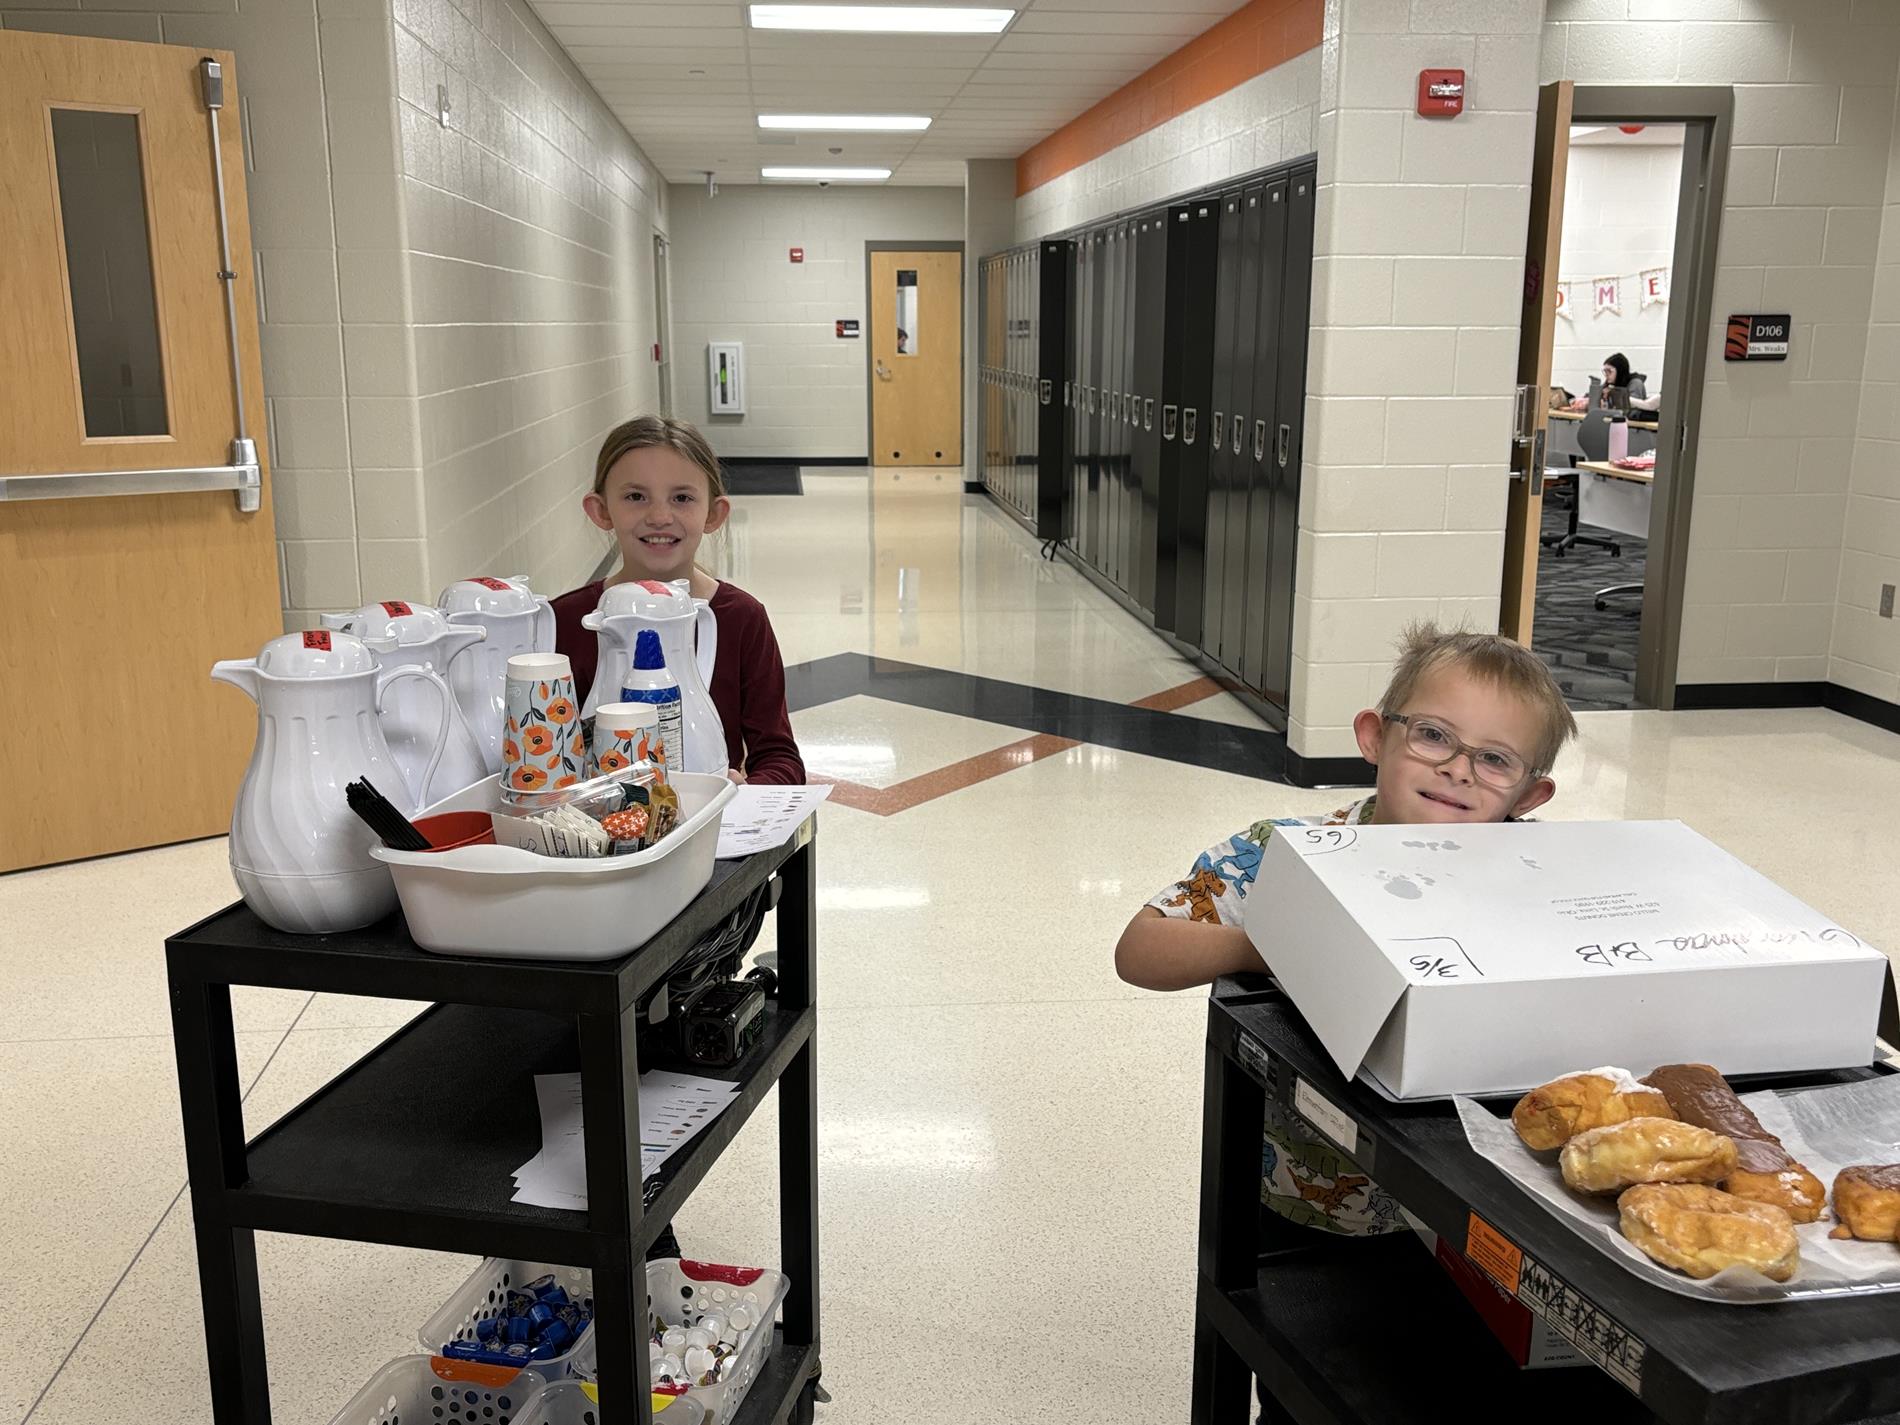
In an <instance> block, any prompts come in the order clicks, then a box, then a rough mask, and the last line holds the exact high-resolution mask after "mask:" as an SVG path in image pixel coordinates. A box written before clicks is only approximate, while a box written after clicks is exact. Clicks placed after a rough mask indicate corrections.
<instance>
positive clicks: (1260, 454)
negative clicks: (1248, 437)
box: [1253, 421, 1267, 463]
mask: <svg viewBox="0 0 1900 1425" xmlns="http://www.w3.org/2000/svg"><path fill="white" fill-rule="evenodd" d="M1253 458H1254V460H1255V462H1256V463H1257V462H1259V461H1262V460H1265V459H1266V458H1267V423H1266V422H1265V421H1255V422H1254V423H1253Z"/></svg>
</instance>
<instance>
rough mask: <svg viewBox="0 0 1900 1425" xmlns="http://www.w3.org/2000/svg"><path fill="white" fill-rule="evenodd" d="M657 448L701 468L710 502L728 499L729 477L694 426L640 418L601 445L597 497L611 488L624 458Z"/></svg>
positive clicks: (596, 467) (612, 432)
mask: <svg viewBox="0 0 1900 1425" xmlns="http://www.w3.org/2000/svg"><path fill="white" fill-rule="evenodd" d="M655 447H659V448H662V449H665V450H670V451H672V452H673V453H674V454H675V455H683V456H685V457H686V459H688V460H690V461H692V462H693V464H695V465H697V466H698V467H699V472H700V474H702V475H704V476H705V477H706V485H707V499H709V500H717V499H722V498H723V497H724V496H725V493H726V477H725V474H724V472H723V471H721V470H720V468H719V457H718V456H717V455H714V454H713V448H712V447H711V446H710V445H708V444H707V443H706V437H705V436H703V435H701V434H700V433H699V430H698V429H697V427H695V426H693V425H692V424H691V423H690V422H688V421H677V420H674V419H673V418H672V417H671V416H636V417H634V419H632V420H630V421H622V422H621V423H620V424H619V425H617V426H615V427H614V428H613V429H612V430H610V431H608V432H607V438H606V439H605V440H603V441H602V442H601V443H600V455H599V457H598V458H597V459H596V460H595V461H594V493H595V494H596V495H598V494H599V493H600V492H601V491H602V490H604V489H606V488H607V472H608V471H609V470H612V469H613V468H614V463H615V462H616V461H618V460H619V459H620V457H621V456H623V455H625V454H627V453H628V452H629V451H634V450H651V449H653V448H655Z"/></svg>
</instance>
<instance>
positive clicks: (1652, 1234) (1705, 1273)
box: [1616, 1183, 1801, 1282]
mask: <svg viewBox="0 0 1900 1425" xmlns="http://www.w3.org/2000/svg"><path fill="white" fill-rule="evenodd" d="M1616 1209H1617V1217H1618V1219H1619V1225H1620V1226H1621V1227H1622V1229H1623V1235H1624V1236H1625V1237H1627V1238H1629V1240H1630V1241H1631V1242H1633V1243H1635V1244H1636V1245H1637V1246H1638V1247H1640V1248H1641V1249H1642V1250H1643V1251H1644V1252H1646V1253H1648V1254H1649V1255H1650V1256H1651V1257H1653V1258H1655V1260H1657V1261H1659V1262H1661V1263H1662V1264H1663V1265H1664V1266H1665V1267H1674V1268H1675V1269H1676V1270H1677V1271H1679V1272H1686V1273H1688V1274H1689V1275H1690V1276H1692V1277H1697V1278H1702V1277H1712V1276H1714V1275H1715V1274H1716V1273H1717V1272H1719V1271H1722V1270H1723V1269H1724V1268H1727V1267H1734V1266H1744V1267H1753V1268H1754V1269H1755V1270H1756V1271H1758V1272H1760V1273H1761V1274H1762V1275H1763V1276H1765V1277H1767V1278H1768V1279H1769V1280H1770V1281H1778V1282H1785V1281H1787V1280H1788V1278H1790V1277H1792V1276H1793V1275H1794V1273H1795V1268H1797V1267H1799V1266H1800V1265H1801V1243H1800V1241H1799V1240H1798V1239H1797V1238H1796V1237H1795V1232H1794V1221H1793V1219H1791V1218H1790V1217H1789V1216H1788V1214H1787V1213H1785V1212H1783V1211H1782V1210H1781V1209H1780V1208H1778V1207H1775V1206H1773V1205H1771V1204H1769V1203H1765V1202H1750V1201H1749V1200H1748V1199H1747V1198H1741V1197H1737V1196H1735V1194H1733V1193H1728V1192H1723V1191H1721V1190H1720V1189H1718V1188H1712V1187H1705V1186H1703V1185H1702V1184H1700V1183H1644V1184H1641V1185H1639V1186H1637V1187H1633V1188H1630V1189H1629V1190H1628V1191H1627V1192H1625V1193H1624V1194H1623V1195H1622V1196H1621V1197H1619V1198H1618V1199H1617V1200H1616Z"/></svg>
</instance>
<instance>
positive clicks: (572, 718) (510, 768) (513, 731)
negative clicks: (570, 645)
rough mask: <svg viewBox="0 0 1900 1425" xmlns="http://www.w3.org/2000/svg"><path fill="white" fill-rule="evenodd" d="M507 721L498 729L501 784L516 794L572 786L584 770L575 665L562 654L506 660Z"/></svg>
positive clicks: (537, 655)
mask: <svg viewBox="0 0 1900 1425" xmlns="http://www.w3.org/2000/svg"><path fill="white" fill-rule="evenodd" d="M506 699H507V709H508V721H507V723H506V725H505V726H504V727H503V729H502V738H501V777H502V782H501V784H502V786H504V787H506V788H508V789H509V790H511V791H517V792H540V791H547V790H549V789H551V788H556V787H571V786H573V785H574V784H575V783H576V782H578V781H579V780H580V779H581V776H582V774H583V772H584V770H585V768H584V766H583V763H584V762H585V760H586V747H585V745H584V744H583V742H582V740H581V709H580V703H579V701H578V700H577V699H576V698H575V696H574V667H573V665H572V664H571V663H569V662H568V660H567V655H566V654H565V653H520V654H517V655H516V656H514V657H513V658H510V659H509V660H508V684H507V690H506Z"/></svg>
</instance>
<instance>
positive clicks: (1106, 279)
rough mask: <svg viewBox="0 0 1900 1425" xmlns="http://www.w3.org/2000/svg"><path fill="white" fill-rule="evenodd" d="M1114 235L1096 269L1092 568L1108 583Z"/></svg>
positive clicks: (1117, 250)
mask: <svg viewBox="0 0 1900 1425" xmlns="http://www.w3.org/2000/svg"><path fill="white" fill-rule="evenodd" d="M1115 237H1117V232H1115V226H1113V224H1110V226H1106V228H1104V230H1102V264H1100V266H1098V268H1096V277H1098V285H1100V306H1098V308H1096V310H1098V312H1100V314H1102V340H1100V344H1098V346H1096V350H1098V352H1100V361H1098V365H1096V371H1098V372H1100V374H1098V376H1096V395H1094V403H1096V422H1098V426H1100V431H1102V445H1100V462H1098V469H1100V473H1098V481H1096V490H1098V492H1100V496H1102V498H1100V502H1098V504H1096V524H1094V559H1093V561H1091V562H1093V564H1094V566H1096V570H1098V572H1100V574H1106V576H1108V578H1110V580H1113V578H1115V561H1113V557H1112V555H1110V549H1112V547H1113V538H1115V515H1117V513H1119V511H1117V509H1115V424H1113V422H1112V420H1110V410H1112V409H1113V405H1115V391H1117V382H1115V361H1117V355H1119V352H1117V350H1115V348H1117V346H1119V344H1121V342H1119V336H1121V331H1119V315H1121V314H1119V302H1117V300H1115V296H1117V293H1115V287H1117V281H1115V274H1117V268H1119V266H1121V264H1119V262H1117V258H1119V257H1121V245H1119V243H1117V241H1115Z"/></svg>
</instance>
